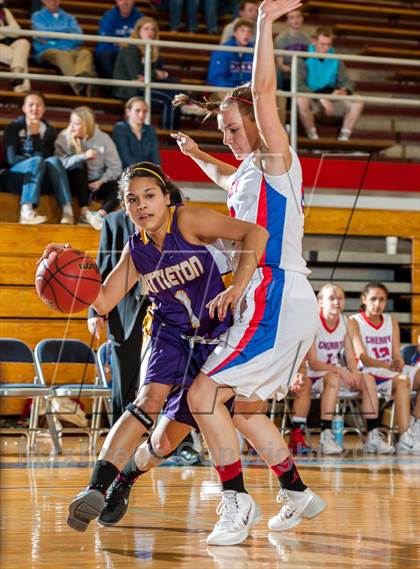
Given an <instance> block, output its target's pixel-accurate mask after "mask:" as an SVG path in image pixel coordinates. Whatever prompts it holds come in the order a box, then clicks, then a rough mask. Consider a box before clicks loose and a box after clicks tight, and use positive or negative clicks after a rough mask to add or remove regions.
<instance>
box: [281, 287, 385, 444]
mask: <svg viewBox="0 0 420 569" xmlns="http://www.w3.org/2000/svg"><path fill="white" fill-rule="evenodd" d="M318 304H319V308H320V312H319V318H320V322H319V329H318V332H317V335H316V338H315V341H314V343H313V344H312V346H311V348H310V350H309V353H308V363H309V368H308V377H305V378H304V388H303V390H302V391H301V392H299V393H297V394H296V396H295V401H294V407H293V411H294V416H293V418H292V432H291V434H290V439H289V448H290V447H291V446H292V447H296V450H299V443H300V444H301V446H302V439H303V443H304V442H305V441H304V438H303V435H302V430H303V428H304V427H305V424H306V418H307V416H308V413H309V408H310V404H311V395H312V393H320V394H321V438H320V449H321V452H322V453H323V454H330V455H332V454H341V453H342V452H343V447H342V446H341V445H340V444H339V443H338V442H337V441H336V440H335V438H334V435H333V432H332V428H331V424H332V419H333V416H334V414H335V409H336V404H337V399H338V397H339V395H340V394H345V393H347V392H353V391H360V392H361V394H362V413H363V415H364V417H365V418H366V424H367V432H368V436H367V441H366V445H365V449H366V450H367V451H368V452H372V453H379V454H389V453H392V452H394V447H393V446H392V445H389V444H387V443H386V442H385V441H384V440H383V437H382V434H381V433H380V431H379V419H378V412H379V402H378V394H377V392H376V384H375V378H374V377H373V376H372V375H370V374H368V373H361V372H360V371H359V370H358V369H357V361H356V357H355V353H354V350H353V345H352V338H351V336H352V332H351V330H352V328H353V327H354V323H353V322H351V321H348V319H347V318H346V317H345V316H344V314H343V310H344V304H345V294H344V290H343V289H342V288H341V287H340V286H338V285H335V284H332V283H327V284H325V285H323V286H322V287H321V289H320V291H319V292H318ZM343 356H344V358H343ZM343 360H344V361H343ZM302 448H304V446H303V447H302Z"/></svg>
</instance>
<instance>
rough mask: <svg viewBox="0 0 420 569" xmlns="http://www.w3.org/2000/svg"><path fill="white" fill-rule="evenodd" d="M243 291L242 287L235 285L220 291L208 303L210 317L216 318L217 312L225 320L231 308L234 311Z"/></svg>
mask: <svg viewBox="0 0 420 569" xmlns="http://www.w3.org/2000/svg"><path fill="white" fill-rule="evenodd" d="M242 292H243V291H242V289H240V288H239V287H238V286H235V285H231V286H230V287H228V288H227V289H226V290H224V291H223V292H220V293H219V294H218V295H217V296H216V297H215V298H213V300H211V301H210V302H209V303H208V304H206V308H208V309H209V314H210V318H214V317H215V315H216V314H217V316H218V318H219V320H224V319H225V317H226V314H227V312H228V310H229V308H231V309H232V312H234V311H235V308H236V305H237V303H238V300H239V299H240V297H241V295H242Z"/></svg>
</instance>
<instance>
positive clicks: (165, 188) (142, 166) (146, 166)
mask: <svg viewBox="0 0 420 569" xmlns="http://www.w3.org/2000/svg"><path fill="white" fill-rule="evenodd" d="M133 178H153V179H154V180H155V182H157V184H158V185H159V187H160V188H161V190H162V192H163V193H164V194H167V195H169V196H170V199H171V205H175V204H179V203H182V201H183V196H182V192H181V190H180V189H179V188H178V187H177V186H176V185H175V184H174V183H173V182H172V181H171V180H170V179H169V178H168V176H167V175H166V174H165V172H164V171H163V170H162V168H161V167H160V166H158V165H157V164H153V162H137V164H132V165H131V166H129V167H128V168H126V169H125V170H124V171H123V173H122V174H121V176H120V178H119V180H118V198H119V200H120V202H121V204H124V194H125V192H126V191H127V190H128V188H129V185H130V180H132V179H133Z"/></svg>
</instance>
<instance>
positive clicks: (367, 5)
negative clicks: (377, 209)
mask: <svg viewBox="0 0 420 569" xmlns="http://www.w3.org/2000/svg"><path fill="white" fill-rule="evenodd" d="M112 5H113V2H111V1H108V2H105V1H99V2H83V1H79V0H62V2H61V7H62V8H63V9H64V10H66V11H68V12H70V13H72V14H73V15H75V17H76V18H77V19H78V21H79V23H80V24H81V26H82V28H83V29H84V31H86V32H89V33H96V32H97V26H98V21H99V17H100V16H101V15H102V14H103V13H104V12H105V11H106V10H108V9H110V8H111V7H112ZM136 5H137V6H138V8H139V9H140V10H141V11H142V12H144V13H145V14H147V15H150V16H153V17H155V18H156V19H157V20H158V22H159V26H160V28H161V36H160V37H161V39H171V40H173V39H179V40H181V41H186V42H188V41H194V42H206V43H215V42H217V41H218V37H217V36H215V35H213V36H211V35H208V34H204V33H199V34H188V33H177V34H174V33H171V32H169V31H168V29H169V21H168V14H167V12H165V11H156V10H155V9H154V7H153V6H151V5H150V4H149V3H148V2H146V1H141V2H136ZM15 6H16V8H15V7H14V8H13V9H14V11H15V12H16V16H17V17H18V19H19V20H20V22H21V24H22V25H24V26H25V27H27V26H28V25H29V22H30V21H29V19H28V9H27V4H26V2H25V1H24V0H16V2H15ZM419 7H420V4H419V3H417V4H416V3H414V2H410V4H409V6H407V3H404V2H403V1H402V0H374V1H373V2H368V1H366V0H355V2H352V3H349V2H346V1H344V2H341V1H339V0H338V1H335V2H327V1H321V0H308V2H307V3H305V6H304V10H305V14H306V23H307V24H308V25H311V26H312V27H315V25H319V24H322V23H329V18H331V17H332V18H334V17H337V16H338V17H340V20H339V21H334V20H332V22H333V25H334V29H335V31H336V33H337V34H338V38H337V40H336V44H337V49H342V50H343V51H346V46H349V47H350V49H351V50H352V51H354V50H356V52H359V53H361V52H364V53H368V52H367V50H370V51H369V53H372V50H377V52H376V53H380V54H381V55H382V54H384V52H383V50H389V51H388V52H387V53H386V54H387V55H388V54H389V55H396V50H397V49H400V50H403V51H401V55H402V56H404V55H409V54H416V44H415V43H414V42H415V40H416V39H417V38H418V37H419V35H420V25H419V24H418V22H417V21H416V18H415V16H416V14H420V10H419ZM327 8H328V9H327ZM390 18H391V19H390ZM384 19H385V23H384ZM202 20H203V18H202V17H201V23H200V26H201V27H200V31H201V30H202V29H203V23H202ZM228 20H229V16H225V17H223V18H220V23H221V24H224V23H225V22H226V21H228ZM324 20H325V22H324ZM390 22H392V25H390ZM361 37H362V38H364V37H365V38H366V42H367V43H366V42H365V43H364V42H363V41H361V40H360V38H361ZM391 40H392V41H393V42H394V43H390V41H391ZM384 42H385V44H384ZM340 46H341V47H340ZM394 46H395V49H394ZM90 47H91V49H93V48H94V44H93V43H92V44H91V46H90ZM404 50H406V51H404ZM161 53H162V56H163V58H164V60H165V62H166V66H167V68H168V70H169V71H170V73H171V75H172V76H174V77H176V78H178V80H179V81H180V82H191V83H194V84H195V85H200V84H203V86H204V85H205V79H206V74H207V67H208V62H209V59H210V55H209V54H206V53H200V52H196V51H190V52H188V51H184V50H178V51H176V50H173V49H165V48H163V49H162V50H161ZM348 67H349V69H350V70H352V69H357V64H350V63H349V64H348ZM365 68H366V69H367V70H374V68H375V66H374V64H366V65H365ZM32 69H33V70H36V71H38V72H43V71H45V72H46V73H48V74H49V73H54V71H53V70H51V69H47V68H46V69H45V70H43V68H40V67H39V66H38V67H33V68H31V70H32ZM407 72H410V70H409V69H408V70H407ZM358 74H359V75H360V72H358ZM359 84H360V87H359ZM359 84H358V82H356V89H357V90H358V91H359V92H362V93H372V94H379V95H381V94H383V95H388V94H390V93H394V92H396V93H398V94H400V93H404V94H405V95H407V96H410V95H413V96H417V95H418V92H417V91H416V89H415V87H414V88H413V87H404V88H403V87H401V89H400V88H399V87H400V86H399V84H398V82H396V81H395V78H394V81H389V82H387V81H386V78H385V79H384V80H382V81H372V80H366V81H364V80H363V81H360V82H359ZM33 86H34V88H40V89H41V90H44V92H46V93H47V101H48V115H47V116H48V117H49V118H50V120H51V122H52V123H53V124H54V125H55V126H57V128H63V127H64V126H65V125H66V123H67V119H68V112H69V111H70V110H71V109H72V108H74V107H75V106H77V105H80V104H86V105H90V106H92V107H93V108H95V110H96V109H97V110H98V123H99V124H100V125H101V127H102V128H103V129H104V130H105V131H106V132H110V131H111V130H112V124H113V122H115V121H116V120H119V119H120V118H122V107H123V104H122V103H121V102H120V101H117V100H115V99H112V98H110V97H105V96H98V97H90V98H79V97H75V96H74V95H73V94H72V92H71V91H70V87H69V86H67V85H65V84H54V83H47V82H40V81H35V82H33ZM5 87H6V85H4V82H3V83H0V89H2V90H1V91H0V93H2V95H3V98H5V99H6V98H7V102H8V104H7V107H6V109H5V113H3V117H2V119H1V120H0V126H1V125H2V124H5V122H4V120H5V119H6V121H7V120H10V119H11V118H12V117H13V115H14V112H15V111H14V108H13V106H14V102H16V105H19V96H17V97H16V96H15V94H14V93H11V92H10V91H9V92H8V93H7V94H6V91H8V90H7V89H6V88H5ZM382 111H383V112H384V113H385V114H388V113H387V112H386V109H385V107H384V106H382V108H380V109H379V110H378V109H377V108H374V109H371V108H370V107H369V112H370V113H371V114H372V116H379V115H380V114H381V112H382ZM393 111H395V112H396V113H397V115H398V114H400V115H401V116H403V117H408V116H409V115H410V112H412V114H413V118H414V116H415V110H414V109H413V111H410V110H408V112H407V113H400V111H399V110H398V109H395V108H393ZM16 112H18V108H17V109H16ZM365 113H366V111H365V112H364V115H365ZM364 115H362V118H361V121H360V123H359V124H360V125H363V121H364V118H365V117H364ZM371 122H372V121H371ZM153 124H154V125H155V126H156V125H157V124H158V117H157V116H156V117H153ZM388 124H389V123H385V127H384V128H383V129H381V128H380V127H379V129H377V130H374V129H373V128H372V127H370V126H366V127H363V126H361V128H357V129H356V130H355V132H354V135H353V139H352V140H351V141H350V143H344V146H343V143H337V141H336V140H335V136H336V128H335V127H334V128H333V127H331V126H330V125H329V124H328V121H323V122H322V123H321V124H320V125H319V131H320V134H321V142H320V143H318V144H317V145H314V144H313V142H312V141H308V140H307V139H306V138H305V137H301V138H300V139H299V145H300V147H301V148H303V149H306V150H308V151H310V150H312V149H317V150H319V149H321V150H324V149H328V148H330V149H331V150H343V149H345V150H351V151H357V150H363V151H366V150H367V151H377V150H381V149H387V148H389V147H390V146H392V145H393V144H395V143H397V142H399V141H400V140H407V137H406V136H405V130H406V129H405V128H402V130H401V132H399V131H398V130H397V129H396V130H395V131H394V132H392V131H390V130H386V129H387V128H389V127H387V125H388ZM182 128H183V130H187V131H188V132H190V133H192V134H193V135H194V136H195V137H196V138H198V141H199V142H202V143H204V144H209V145H212V146H215V145H218V144H219V143H220V138H219V136H218V135H215V134H213V133H211V132H210V128H207V127H205V126H204V127H203V125H202V124H201V121H200V120H198V119H194V118H190V117H183V118H182ZM158 132H159V136H160V137H161V140H162V143H163V144H166V143H168V137H167V133H166V132H165V131H163V130H161V129H159V130H158Z"/></svg>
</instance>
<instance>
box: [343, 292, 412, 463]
mask: <svg viewBox="0 0 420 569" xmlns="http://www.w3.org/2000/svg"><path fill="white" fill-rule="evenodd" d="M361 301H362V304H361V312H359V314H354V315H353V316H351V320H352V322H354V323H355V324H356V327H355V330H354V332H355V335H354V339H353V343H354V347H355V350H356V354H357V357H358V358H359V359H360V362H361V364H362V365H363V368H362V369H363V372H364V373H368V374H371V375H373V376H374V378H375V380H376V387H377V390H378V393H380V394H381V395H383V396H384V397H385V399H387V400H390V399H394V401H395V410H396V422H397V426H398V431H399V440H398V443H397V451H398V452H408V453H411V454H420V369H419V368H418V367H417V368H416V367H414V366H407V365H404V360H403V359H402V357H401V353H400V329H399V324H398V321H397V319H396V318H395V316H393V315H391V314H385V313H384V311H385V308H386V303H387V301H388V289H387V288H386V286H385V285H384V284H382V283H379V282H370V283H368V284H367V285H366V286H365V288H364V289H363V291H362V293H361ZM411 389H412V390H414V391H417V397H416V404H415V407H414V416H413V417H412V418H411V419H410V390H411Z"/></svg>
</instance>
